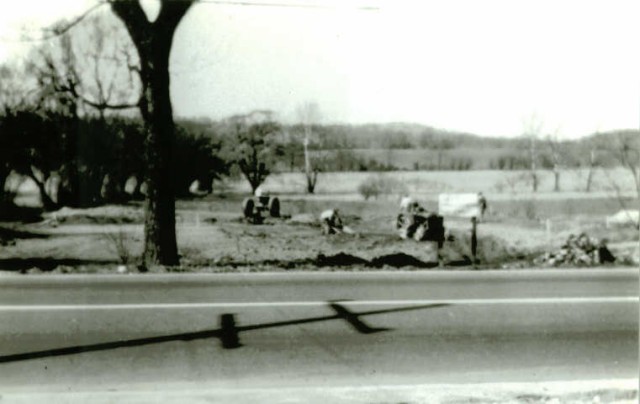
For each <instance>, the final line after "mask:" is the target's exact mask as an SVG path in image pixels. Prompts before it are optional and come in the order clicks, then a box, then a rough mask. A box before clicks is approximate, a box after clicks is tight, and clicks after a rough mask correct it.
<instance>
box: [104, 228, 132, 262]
mask: <svg viewBox="0 0 640 404" xmlns="http://www.w3.org/2000/svg"><path fill="white" fill-rule="evenodd" d="M104 237H105V239H106V240H107V242H108V243H109V246H110V247H111V250H112V251H113V252H114V253H115V254H116V255H117V256H118V259H119V260H120V263H121V264H123V265H128V264H130V263H131V262H132V261H133V254H132V253H131V249H130V248H131V242H132V240H131V238H130V237H129V235H128V234H127V232H126V231H125V230H124V229H123V228H121V227H119V228H118V230H117V231H114V232H108V233H105V234H104Z"/></svg>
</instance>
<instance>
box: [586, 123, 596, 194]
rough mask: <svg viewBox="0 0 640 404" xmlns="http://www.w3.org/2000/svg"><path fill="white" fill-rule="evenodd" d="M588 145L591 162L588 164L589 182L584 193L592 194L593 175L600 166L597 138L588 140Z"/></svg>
mask: <svg viewBox="0 0 640 404" xmlns="http://www.w3.org/2000/svg"><path fill="white" fill-rule="evenodd" d="M596 135H597V134H596ZM587 145H588V154H589V162H588V164H589V165H588V171H587V182H586V184H585V188H584V191H585V192H591V187H592V185H593V174H594V172H595V169H596V167H597V165H598V147H597V144H596V140H595V138H594V139H590V140H588V141H587Z"/></svg>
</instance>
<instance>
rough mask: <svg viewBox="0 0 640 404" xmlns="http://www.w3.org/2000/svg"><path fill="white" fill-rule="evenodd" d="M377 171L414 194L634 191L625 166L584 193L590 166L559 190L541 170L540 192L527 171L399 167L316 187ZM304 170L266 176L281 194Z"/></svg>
mask: <svg viewBox="0 0 640 404" xmlns="http://www.w3.org/2000/svg"><path fill="white" fill-rule="evenodd" d="M372 176H382V177H385V178H390V179H392V180H393V181H397V182H398V183H401V184H403V185H404V186H405V187H406V190H407V192H408V193H410V194H411V195H416V196H419V197H420V198H422V199H427V200H429V199H432V200H436V199H437V197H438V194H439V193H442V192H484V193H485V194H492V198H494V199H495V198H498V199H529V198H535V199H539V198H543V199H547V198H554V199H558V198H559V199H565V198H567V197H571V198H585V197H586V198H588V197H591V196H593V195H598V196H612V197H615V196H616V192H617V190H619V191H620V192H621V193H622V194H624V195H625V196H628V195H633V194H634V193H635V188H634V184H633V177H632V176H631V174H630V173H629V171H628V170H625V169H621V168H618V169H609V170H602V169H600V170H596V171H594V175H593V183H592V192H591V193H585V192H584V189H585V186H586V182H587V176H588V171H587V170H586V169H574V170H563V171H562V174H561V177H560V191H561V192H553V173H552V172H551V171H548V170H540V171H538V176H539V178H540V182H539V188H538V192H537V193H536V194H533V193H532V192H531V184H530V182H529V179H528V172H527V171H500V170H477V171H476V170H474V171H396V172H385V173H373V172H348V173H343V172H341V173H320V175H319V179H318V185H317V188H316V193H317V194H318V196H322V195H332V196H333V195H336V194H351V195H356V196H357V188H358V185H360V184H361V183H362V182H363V181H365V180H366V179H367V178H369V177H372ZM305 184H306V183H305V177H304V174H302V173H282V174H274V175H271V176H269V177H268V178H267V180H266V182H265V184H264V188H266V189H269V190H270V191H272V192H274V193H278V194H283V193H286V194H289V193H291V194H299V193H302V192H304V190H305V186H306V185H305ZM225 189H228V190H230V191H233V192H246V193H248V192H250V188H249V185H248V183H246V181H232V182H230V183H228V184H225Z"/></svg>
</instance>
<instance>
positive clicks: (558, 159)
mask: <svg viewBox="0 0 640 404" xmlns="http://www.w3.org/2000/svg"><path fill="white" fill-rule="evenodd" d="M546 141H547V146H548V148H549V152H550V154H551V165H552V170H553V191H554V192H559V191H560V170H561V167H562V142H561V141H560V140H559V139H558V130H556V131H555V132H554V133H553V134H550V135H547V139H546Z"/></svg>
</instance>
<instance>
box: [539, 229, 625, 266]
mask: <svg viewBox="0 0 640 404" xmlns="http://www.w3.org/2000/svg"><path fill="white" fill-rule="evenodd" d="M615 260H616V258H615V257H614V256H613V254H612V253H611V251H610V250H609V248H607V240H606V239H602V240H600V241H598V240H596V239H594V238H591V237H589V236H588V235H587V234H586V233H581V234H580V235H579V236H577V237H576V236H575V235H573V234H571V235H570V236H569V237H568V238H567V241H566V242H565V243H564V245H563V246H562V247H560V249H559V250H557V251H553V252H548V253H545V254H543V255H542V256H540V257H538V258H536V259H535V260H534V263H535V264H537V265H545V266H560V265H579V266H580V265H585V266H591V265H600V264H607V263H612V262H614V261H615Z"/></svg>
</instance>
